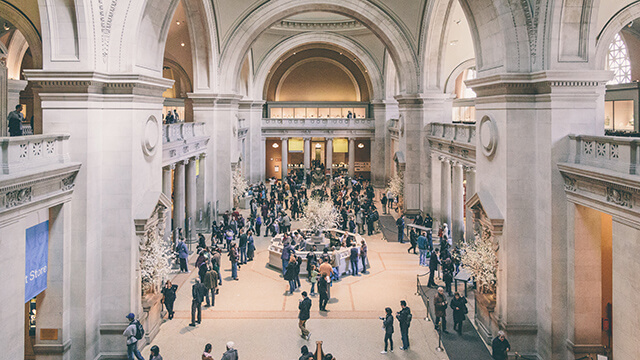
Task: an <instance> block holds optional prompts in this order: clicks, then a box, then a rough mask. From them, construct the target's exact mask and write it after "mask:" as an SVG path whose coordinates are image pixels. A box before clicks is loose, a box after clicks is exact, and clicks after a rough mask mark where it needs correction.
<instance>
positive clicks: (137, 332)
mask: <svg viewBox="0 0 640 360" xmlns="http://www.w3.org/2000/svg"><path fill="white" fill-rule="evenodd" d="M127 319H128V320H129V326H127V328H126V329H124V332H123V333H122V336H124V338H125V339H127V341H126V342H127V359H129V360H134V356H135V358H137V359H138V360H144V358H143V357H142V354H140V350H138V340H140V339H142V337H143V336H144V328H143V327H142V324H140V321H138V320H137V319H136V316H135V315H134V314H133V313H129V314H128V315H127Z"/></svg>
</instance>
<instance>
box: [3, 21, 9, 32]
mask: <svg viewBox="0 0 640 360" xmlns="http://www.w3.org/2000/svg"><path fill="white" fill-rule="evenodd" d="M4 29H5V30H7V31H8V30H9V23H4Z"/></svg>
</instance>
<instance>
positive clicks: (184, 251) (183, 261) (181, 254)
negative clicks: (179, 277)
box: [176, 238, 190, 273]
mask: <svg viewBox="0 0 640 360" xmlns="http://www.w3.org/2000/svg"><path fill="white" fill-rule="evenodd" d="M176 251H177V252H178V258H179V259H180V271H181V272H186V273H188V272H190V271H189V268H188V267H187V259H188V258H189V249H188V248H187V244H185V243H184V240H183V239H182V238H180V240H179V241H178V243H177V244H176Z"/></svg>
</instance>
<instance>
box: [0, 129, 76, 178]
mask: <svg viewBox="0 0 640 360" xmlns="http://www.w3.org/2000/svg"><path fill="white" fill-rule="evenodd" d="M68 143H69V135H65V134H49V135H30V136H14V137H2V138H0V159H1V160H0V161H2V175H11V174H14V173H17V172H23V171H28V170H36V169H40V168H43V167H46V166H50V165H55V164H63V163H68V162H70V159H69V151H68Z"/></svg>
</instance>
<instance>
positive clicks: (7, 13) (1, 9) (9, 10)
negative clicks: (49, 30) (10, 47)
mask: <svg viewBox="0 0 640 360" xmlns="http://www.w3.org/2000/svg"><path fill="white" fill-rule="evenodd" d="M0 14H2V17H3V18H5V19H6V20H7V21H9V22H11V23H12V24H13V25H14V26H15V27H16V28H17V29H18V30H19V31H20V33H21V34H22V36H23V37H24V39H25V40H26V42H27V44H28V45H29V47H30V48H31V56H32V57H33V65H34V67H35V68H36V69H42V57H43V54H42V38H41V36H40V32H38V29H37V28H36V27H35V25H34V24H33V22H31V20H30V19H29V18H27V17H26V16H25V15H24V13H23V12H22V11H20V10H18V9H17V8H15V7H14V6H13V5H11V4H9V3H8V2H4V1H0ZM25 51H26V49H25ZM20 59H22V57H20ZM18 71H19V70H18Z"/></svg>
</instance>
